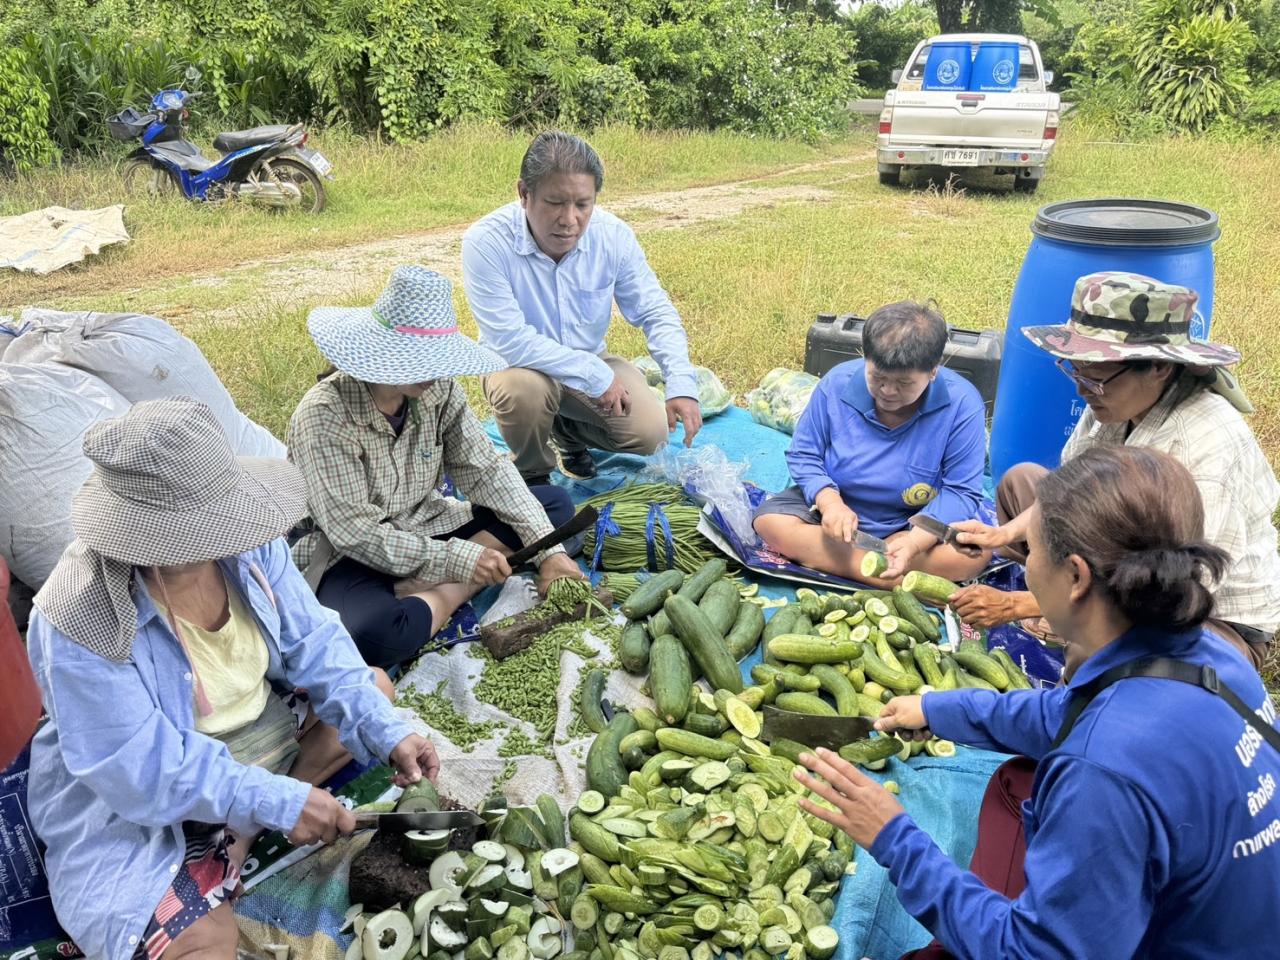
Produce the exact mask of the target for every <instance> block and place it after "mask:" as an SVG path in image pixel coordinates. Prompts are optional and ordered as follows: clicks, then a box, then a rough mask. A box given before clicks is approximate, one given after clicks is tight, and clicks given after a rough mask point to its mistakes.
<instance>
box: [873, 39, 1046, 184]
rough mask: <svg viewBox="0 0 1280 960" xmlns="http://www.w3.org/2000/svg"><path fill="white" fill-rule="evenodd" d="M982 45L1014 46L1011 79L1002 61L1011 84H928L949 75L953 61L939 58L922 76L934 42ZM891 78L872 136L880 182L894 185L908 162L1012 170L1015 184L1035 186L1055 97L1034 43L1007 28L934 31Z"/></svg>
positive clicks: (911, 165)
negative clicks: (996, 86) (986, 87)
mask: <svg viewBox="0 0 1280 960" xmlns="http://www.w3.org/2000/svg"><path fill="white" fill-rule="evenodd" d="M984 44H986V45H990V44H998V45H1004V47H1005V49H1009V48H1010V45H1013V44H1016V45H1017V47H1018V62H1017V76H1016V78H1013V77H1012V73H1013V71H1012V68H1011V67H1005V69H1006V70H1007V72H1008V74H1009V75H1010V76H1009V77H1008V78H1007V79H1008V83H1009V85H1011V86H1012V89H1008V90H986V91H975V90H972V89H964V90H956V89H927V88H928V87H929V86H930V83H931V82H932V83H935V84H937V82H938V80H939V79H941V80H942V81H947V80H951V79H952V78H953V77H954V74H955V63H954V61H944V63H943V65H942V66H941V67H937V66H935V68H934V76H933V77H932V78H927V77H926V67H927V65H928V63H929V54H930V52H931V51H932V50H933V48H934V46H935V45H937V46H940V47H941V46H944V45H945V46H950V47H953V48H957V49H963V48H964V47H966V46H967V47H968V48H969V50H970V51H971V55H972V54H976V53H977V52H978V50H979V49H980V47H982V46H983V45H984ZM935 59H936V58H935ZM998 73H999V68H997V75H998ZM893 80H894V82H895V83H896V84H897V87H896V88H895V89H892V90H890V91H889V92H888V93H886V94H885V96H884V109H883V110H882V111H881V112H880V131H879V135H878V136H877V138H876V160H877V164H878V167H879V171H880V182H881V183H884V184H890V185H892V184H896V183H898V180H899V177H900V176H901V174H902V171H903V170H911V169H913V168H920V167H943V168H958V167H963V168H974V167H983V168H988V169H990V170H993V171H994V172H995V173H997V174H1005V175H1008V174H1013V176H1014V181H1013V188H1014V189H1015V190H1018V191H1022V192H1024V193H1034V192H1035V189H1036V187H1038V186H1039V185H1040V180H1041V178H1042V177H1043V176H1044V168H1045V164H1046V163H1047V162H1048V160H1049V154H1050V152H1052V150H1053V145H1054V144H1055V143H1056V142H1057V138H1058V116H1059V100H1058V95H1057V94H1056V93H1051V92H1049V91H1048V90H1046V86H1047V84H1049V83H1052V82H1053V74H1052V73H1051V72H1050V73H1046V72H1045V70H1044V65H1043V63H1042V61H1041V59H1040V49H1039V48H1038V47H1037V46H1036V45H1035V43H1034V42H1032V41H1030V40H1028V39H1027V38H1026V37H1019V36H1013V35H1010V34H996V33H953V34H941V35H939V36H936V37H932V38H930V39H929V40H924V41H922V42H921V43H920V44H919V45H918V46H917V47H916V49H915V50H914V51H913V52H912V54H911V57H910V58H909V59H908V60H907V65H906V68H905V69H904V70H895V71H894V74H893ZM938 85H940V84H938Z"/></svg>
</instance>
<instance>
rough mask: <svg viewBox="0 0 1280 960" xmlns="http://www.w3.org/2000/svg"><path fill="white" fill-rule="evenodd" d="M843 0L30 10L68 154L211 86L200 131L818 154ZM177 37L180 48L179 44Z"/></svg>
mask: <svg viewBox="0 0 1280 960" xmlns="http://www.w3.org/2000/svg"><path fill="white" fill-rule="evenodd" d="M829 7H830V3H829V0H791V2H789V3H786V4H781V5H777V6H775V5H774V3H772V2H771V0H581V2H579V0H472V2H468V3H458V2H456V0H331V2H326V3H315V2H314V0H237V2H236V3H235V4H232V5H230V6H228V5H227V4H226V3H225V2H224V0H17V2H11V3H10V4H8V5H6V6H5V7H4V8H2V9H0V39H8V40H10V41H17V42H20V45H21V46H22V48H23V49H24V50H25V51H26V54H25V55H26V57H27V58H28V60H29V61H30V63H31V65H32V69H33V70H34V72H35V74H36V75H37V76H38V77H39V79H40V81H41V84H42V85H43V86H44V88H45V90H46V93H47V94H48V98H49V110H50V114H49V116H50V119H49V129H50V133H51V135H52V137H53V140H54V141H55V143H56V144H57V145H58V146H60V147H61V148H62V149H63V150H64V151H67V152H73V151H101V150H103V149H105V147H106V145H107V144H109V143H110V141H109V140H108V139H107V138H106V137H105V130H104V126H103V121H104V120H105V119H106V117H108V116H110V115H111V114H113V113H115V112H116V111H117V110H119V109H120V108H122V107H123V106H126V105H135V106H139V107H142V106H144V105H145V102H146V100H147V98H148V97H149V96H150V94H151V93H153V92H154V91H156V90H158V89H162V88H164V87H166V86H173V85H179V84H181V83H182V82H183V77H184V74H185V73H186V72H187V70H188V69H189V68H195V69H197V70H199V71H200V72H201V74H202V80H201V85H202V88H203V92H205V93H206V94H207V98H206V99H204V100H201V101H199V103H198V104H196V106H195V109H194V110H193V118H194V123H195V124H196V125H197V129H199V128H200V127H204V129H205V130H211V129H213V128H214V127H216V126H220V127H228V126H237V127H238V126H248V125H252V124H258V123H266V122H275V121H283V120H304V121H305V120H310V121H313V122H324V123H330V124H333V123H340V124H343V125H344V126H346V127H348V128H350V129H352V130H353V131H357V132H361V131H374V130H377V131H379V132H382V133H385V134H386V135H387V136H388V137H390V138H391V139H392V140H395V141H410V140H416V139H419V138H421V137H424V136H426V135H428V134H429V133H431V132H432V131H434V130H436V129H439V128H440V127H441V126H444V125H446V124H450V123H453V122H456V121H458V120H462V119H475V120H482V121H491V122H499V123H507V124H513V125H518V126H540V125H545V124H553V123H562V124H569V125H574V126H579V127H581V126H587V125H592V124H597V123H612V122H624V123H632V124H637V125H642V126H652V127H659V128H665V127H708V128H714V127H729V128H732V129H735V130H740V131H745V132H749V133H757V134H761V135H766V136H796V137H804V138H806V139H816V138H818V137H822V136H825V135H827V134H830V133H833V132H836V131H838V130H839V129H840V128H841V126H842V125H843V124H844V122H845V117H846V115H845V107H846V104H847V102H848V101H849V99H850V98H852V97H854V96H856V95H857V93H858V90H859V87H858V84H857V80H856V74H855V64H854V61H853V55H854V51H855V49H856V42H855V39H854V38H853V37H852V36H851V35H850V34H849V33H848V32H847V31H846V30H844V29H843V28H842V26H841V25H840V24H839V23H838V22H837V21H836V20H833V19H832V18H831V16H830V15H829V14H830V13H831V10H830V9H828V8H829ZM177 38H181V39H180V40H179V39H177Z"/></svg>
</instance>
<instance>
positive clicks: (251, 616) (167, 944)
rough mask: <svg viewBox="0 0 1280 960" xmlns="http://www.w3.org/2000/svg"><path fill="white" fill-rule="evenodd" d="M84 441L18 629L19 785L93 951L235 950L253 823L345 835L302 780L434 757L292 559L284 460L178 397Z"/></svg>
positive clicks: (54, 878)
mask: <svg viewBox="0 0 1280 960" xmlns="http://www.w3.org/2000/svg"><path fill="white" fill-rule="evenodd" d="M84 447H85V454H86V455H87V456H88V457H89V458H90V459H91V460H92V461H93V462H94V465H95V470H94V473H93V475H92V476H91V477H90V478H89V480H88V481H87V482H86V483H85V485H84V487H83V488H82V489H81V491H80V492H79V494H77V496H76V500H75V503H74V504H73V506H72V523H73V524H74V526H75V531H76V540H75V541H73V542H72V544H71V546H69V547H68V548H67V550H66V552H65V553H64V554H63V556H62V559H61V560H60V561H59V563H58V566H57V567H56V568H55V569H54V572H53V575H52V576H51V577H50V578H49V581H48V583H46V584H45V586H44V589H43V590H41V591H40V593H39V594H37V595H36V601H35V608H36V609H35V611H34V612H33V614H32V617H31V629H30V632H29V634H28V637H27V643H28V649H29V653H30V656H31V663H32V666H33V667H34V669H35V675H36V678H37V680H38V681H39V684H40V689H41V693H42V695H43V699H44V707H45V710H46V711H48V714H49V717H48V720H47V721H46V722H45V724H44V726H42V727H41V728H40V730H39V731H38V732H37V733H36V736H35V739H34V741H33V742H32V746H31V773H30V782H29V788H28V795H29V798H30V805H31V820H32V824H33V825H34V827H35V829H36V833H37V834H38V835H39V837H40V839H41V841H43V843H44V844H45V845H46V847H47V850H46V852H45V865H46V867H47V869H48V871H49V892H50V895H51V896H52V899H53V906H54V910H55V911H56V912H57V915H58V920H59V921H60V922H61V923H62V926H63V927H64V928H65V929H66V931H67V933H69V934H70V935H71V937H72V939H73V940H74V941H75V942H76V943H77V944H78V945H79V947H80V948H81V949H82V950H83V951H84V953H85V955H86V956H89V957H94V958H102V960H161V958H162V957H163V958H164V960H180V958H183V957H188V958H191V957H199V958H202V960H234V957H235V955H236V942H237V928H236V922H235V918H234V916H233V915H232V905H231V899H232V898H233V897H234V894H235V891H236V889H237V886H238V879H239V874H240V865H241V863H242V862H243V860H244V856H245V853H246V851H247V849H248V843H249V841H250V840H251V839H252V838H253V837H254V836H256V835H257V834H258V833H259V832H261V831H263V830H270V829H275V830H280V831H283V832H285V833H287V835H288V838H289V840H290V842H292V843H297V844H309V843H314V842H317V841H320V840H324V841H330V840H333V839H334V838H335V837H336V836H337V835H338V834H339V833H350V832H351V831H352V830H353V829H354V826H355V821H354V820H353V818H352V816H351V814H350V813H349V812H348V811H347V810H345V809H344V808H343V807H342V805H341V804H340V803H339V802H338V801H337V800H336V799H335V798H334V797H333V796H332V795H331V794H329V793H328V792H326V791H325V790H322V789H319V788H318V787H316V786H313V784H318V783H321V782H322V781H323V780H324V778H325V777H327V776H329V775H330V774H332V773H333V772H334V771H335V770H336V769H337V768H339V767H341V766H342V765H343V764H345V763H346V762H347V761H348V760H349V759H350V758H351V757H352V756H354V757H355V758H356V759H358V760H362V761H365V762H368V761H370V760H373V759H374V758H377V759H378V760H389V761H390V762H391V763H392V764H393V765H394V766H395V767H396V770H397V774H396V781H397V782H398V783H400V784H401V785H405V784H407V783H408V782H410V781H413V780H419V779H421V777H422V776H423V774H424V773H425V774H426V775H427V776H430V777H434V775H435V772H436V770H437V769H438V767H439V761H438V760H437V758H436V754H435V748H434V747H433V746H432V745H431V743H430V742H429V741H427V740H425V739H424V738H422V737H421V736H419V735H417V734H415V733H414V732H413V730H412V729H411V728H410V727H409V725H408V724H407V723H406V722H405V721H404V720H402V719H401V718H399V717H397V716H396V714H395V712H394V711H393V709H392V707H391V704H390V703H389V702H388V699H387V696H386V694H387V693H388V692H390V686H389V684H387V682H386V676H385V674H384V675H382V676H381V678H380V680H381V684H383V685H385V689H382V690H380V689H379V684H378V683H377V682H376V681H375V675H374V673H373V671H372V670H370V669H369V668H368V667H366V666H365V665H364V661H363V660H362V659H361V657H360V654H359V652H358V651H357V650H356V648H355V644H354V643H353V642H352V640H351V637H350V636H349V635H348V634H347V633H346V631H345V630H343V629H342V625H341V624H340V623H339V622H338V618H337V615H336V614H333V613H330V612H329V611H327V610H325V609H324V608H323V607H321V606H320V604H319V603H318V602H317V600H316V598H315V597H314V596H313V595H312V593H311V591H310V590H309V589H308V588H307V584H306V581H305V580H303V578H302V574H301V573H299V572H298V569H297V568H296V567H295V566H294V565H293V561H292V560H291V559H290V556H289V549H288V546H287V545H286V544H285V542H284V539H283V538H282V537H281V534H282V533H283V532H284V531H285V530H287V529H289V528H290V527H291V526H292V525H293V524H294V523H296V522H297V521H298V520H299V519H300V518H301V516H302V514H303V512H304V510H305V507H306V493H305V490H306V488H305V485H304V484H303V481H302V476H301V474H299V473H298V471H297V469H296V468H295V467H294V466H292V465H291V464H289V463H287V462H286V461H284V460H250V459H245V460H238V459H237V458H236V457H235V455H234V453H233V451H232V450H231V447H230V445H229V444H228V443H227V439H226V435H225V434H224V433H223V432H222V428H221V427H219V426H218V422H217V421H216V420H215V419H214V417H213V413H212V412H211V411H210V410H209V408H208V407H206V406H205V405H203V404H201V403H197V402H195V401H193V400H187V399H185V398H173V399H169V400H154V401H150V402H148V403H140V404H137V405H136V406H134V407H133V409H132V410H130V411H129V413H128V414H126V415H125V416H123V417H120V418H118V419H115V420H108V421H106V422H105V423H101V424H98V425H97V426H95V427H93V428H92V429H91V430H90V431H89V432H88V433H87V434H86V435H85V443H84ZM298 688H302V689H304V690H305V691H306V695H305V696H302V695H299V694H298V693H297V692H296V691H297V690H298ZM308 704H309V705H308Z"/></svg>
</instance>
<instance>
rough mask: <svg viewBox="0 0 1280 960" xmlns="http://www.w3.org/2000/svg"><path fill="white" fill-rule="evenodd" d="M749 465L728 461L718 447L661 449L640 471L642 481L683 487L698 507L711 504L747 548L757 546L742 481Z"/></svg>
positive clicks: (748, 503) (672, 447)
mask: <svg viewBox="0 0 1280 960" xmlns="http://www.w3.org/2000/svg"><path fill="white" fill-rule="evenodd" d="M750 466H751V464H750V463H749V462H747V461H745V460H744V461H740V462H735V461H732V460H730V459H729V458H728V457H727V456H725V453H724V451H723V450H721V449H720V448H719V447H716V446H712V445H708V446H697V447H675V446H666V447H663V448H662V449H661V450H660V451H659V452H658V453H655V454H654V455H653V456H652V457H650V458H649V462H648V464H647V465H646V466H645V468H644V470H642V471H641V474H640V476H641V479H642V480H646V481H648V480H658V481H665V482H667V483H672V484H675V485H676V486H679V487H683V488H684V490H685V491H686V492H687V493H688V494H689V495H690V496H692V497H693V498H694V499H695V500H697V501H698V502H700V503H710V504H711V505H712V506H714V507H715V508H716V509H717V510H719V511H720V516H721V517H723V518H724V522H725V523H726V524H728V526H729V529H730V530H732V531H733V534H734V536H736V537H737V538H738V539H739V540H741V541H742V542H743V543H746V544H754V543H756V539H757V538H756V533H755V530H753V529H752V527H751V514H752V510H751V500H750V498H749V497H748V496H747V489H746V487H745V486H744V485H743V478H744V477H745V476H746V473H747V470H748V469H750Z"/></svg>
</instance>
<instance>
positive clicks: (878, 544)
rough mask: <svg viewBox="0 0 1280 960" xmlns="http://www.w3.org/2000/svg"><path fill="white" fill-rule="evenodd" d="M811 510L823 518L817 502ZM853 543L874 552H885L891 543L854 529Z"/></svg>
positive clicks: (860, 548) (859, 547)
mask: <svg viewBox="0 0 1280 960" xmlns="http://www.w3.org/2000/svg"><path fill="white" fill-rule="evenodd" d="M809 512H810V513H811V514H813V515H814V516H815V517H817V518H818V519H819V520H821V519H822V511H821V510H819V509H818V505H817V504H816V503H815V504H814V505H813V506H812V507H810V508H809ZM853 545H854V546H855V547H857V548H858V549H859V550H870V551H871V552H872V553H885V552H886V551H887V550H888V549H889V544H888V543H886V542H885V541H884V540H881V539H880V538H879V537H873V536H872V535H871V534H869V533H863V532H862V531H861V530H855V531H853Z"/></svg>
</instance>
